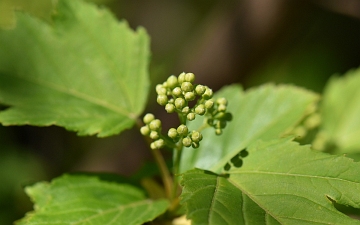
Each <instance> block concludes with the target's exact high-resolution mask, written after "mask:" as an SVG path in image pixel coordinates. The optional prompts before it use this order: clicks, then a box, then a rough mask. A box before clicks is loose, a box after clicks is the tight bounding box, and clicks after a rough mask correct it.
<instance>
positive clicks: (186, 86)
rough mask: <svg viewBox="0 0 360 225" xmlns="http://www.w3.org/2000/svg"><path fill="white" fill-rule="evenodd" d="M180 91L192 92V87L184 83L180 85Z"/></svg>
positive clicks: (188, 83)
mask: <svg viewBox="0 0 360 225" xmlns="http://www.w3.org/2000/svg"><path fill="white" fill-rule="evenodd" d="M181 90H183V91H185V92H189V91H192V90H194V86H193V85H192V83H190V82H187V81H185V82H183V83H182V84H181Z"/></svg>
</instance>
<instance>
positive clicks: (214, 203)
mask: <svg viewBox="0 0 360 225" xmlns="http://www.w3.org/2000/svg"><path fill="white" fill-rule="evenodd" d="M359 170H360V163H354V162H353V161H352V160H351V159H349V158H346V157H344V156H332V155H329V154H325V153H322V152H317V151H313V150H311V149H310V147H309V146H299V145H298V144H297V143H295V142H291V141H290V140H289V139H282V140H274V141H268V142H257V143H255V144H253V145H251V146H250V147H249V155H248V156H247V157H246V158H245V159H244V164H243V166H242V167H240V168H234V167H233V168H231V169H230V171H229V174H226V175H216V174H213V173H209V172H206V171H202V170H199V169H195V170H191V171H188V172H186V173H185V174H183V176H182V181H181V183H182V185H183V193H182V196H181V197H182V202H183V204H185V207H186V208H187V216H188V218H189V219H191V220H192V222H193V223H192V224H195V225H197V224H208V225H211V224H251V225H257V224H259V225H260V224H294V225H298V224H343V225H349V224H360V221H358V220H355V219H351V218H350V217H348V216H346V215H344V214H342V213H341V212H339V211H337V210H336V208H335V207H334V205H333V202H336V203H338V204H342V205H350V206H352V207H355V208H360V195H359V191H360V176H359Z"/></svg>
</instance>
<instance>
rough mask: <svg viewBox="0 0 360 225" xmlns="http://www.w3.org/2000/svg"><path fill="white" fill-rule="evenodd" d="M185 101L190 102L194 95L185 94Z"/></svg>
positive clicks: (190, 93) (190, 92) (192, 93)
mask: <svg viewBox="0 0 360 225" xmlns="http://www.w3.org/2000/svg"><path fill="white" fill-rule="evenodd" d="M184 97H185V99H186V101H192V100H194V99H195V94H194V92H192V91H189V92H186V93H185V95H184Z"/></svg>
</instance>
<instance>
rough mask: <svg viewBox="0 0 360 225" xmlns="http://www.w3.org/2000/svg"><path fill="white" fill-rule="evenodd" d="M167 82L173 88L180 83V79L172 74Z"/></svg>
mask: <svg viewBox="0 0 360 225" xmlns="http://www.w3.org/2000/svg"><path fill="white" fill-rule="evenodd" d="M167 84H168V87H169V88H171V89H173V88H174V87H176V86H177V85H178V79H177V77H176V76H174V75H171V76H170V77H169V78H168V79H167Z"/></svg>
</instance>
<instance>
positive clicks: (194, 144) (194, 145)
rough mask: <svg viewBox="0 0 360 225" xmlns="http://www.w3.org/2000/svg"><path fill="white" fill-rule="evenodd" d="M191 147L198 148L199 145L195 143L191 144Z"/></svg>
mask: <svg viewBox="0 0 360 225" xmlns="http://www.w3.org/2000/svg"><path fill="white" fill-rule="evenodd" d="M191 146H192V147H193V148H198V147H200V144H199V143H197V142H193V143H191Z"/></svg>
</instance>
